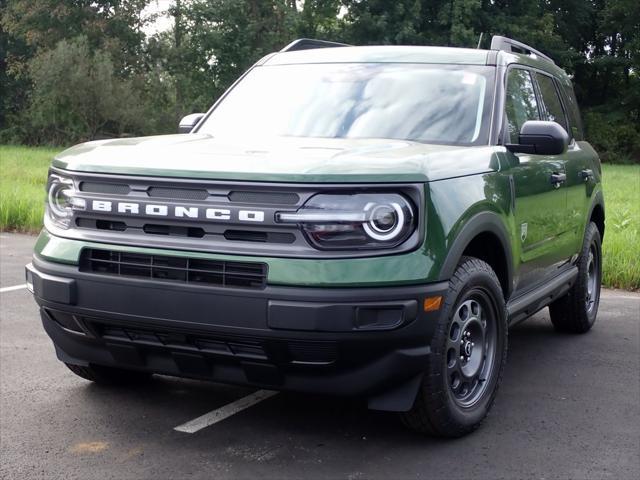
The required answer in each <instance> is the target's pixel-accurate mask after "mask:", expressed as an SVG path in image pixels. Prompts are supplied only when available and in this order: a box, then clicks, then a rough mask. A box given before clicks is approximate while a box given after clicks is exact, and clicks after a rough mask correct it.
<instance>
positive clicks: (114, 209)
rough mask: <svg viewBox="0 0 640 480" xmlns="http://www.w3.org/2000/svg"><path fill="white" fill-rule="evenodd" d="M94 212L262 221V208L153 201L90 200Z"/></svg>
mask: <svg viewBox="0 0 640 480" xmlns="http://www.w3.org/2000/svg"><path fill="white" fill-rule="evenodd" d="M90 205H91V210H92V211H94V212H108V213H121V214H125V215H145V216H149V217H173V218H193V219H208V220H237V221H239V222H264V218H265V216H264V211H262V210H236V211H232V210H230V209H228V208H215V207H206V208H204V207H191V206H183V205H177V206H171V205H161V204H155V203H146V204H140V203H132V202H112V201H109V200H92V202H91V204H90Z"/></svg>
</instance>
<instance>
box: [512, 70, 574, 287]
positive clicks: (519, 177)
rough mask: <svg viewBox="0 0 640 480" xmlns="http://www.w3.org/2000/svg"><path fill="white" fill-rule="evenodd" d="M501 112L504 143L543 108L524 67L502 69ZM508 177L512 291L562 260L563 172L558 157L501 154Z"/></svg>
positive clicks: (540, 115)
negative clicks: (513, 272)
mask: <svg viewBox="0 0 640 480" xmlns="http://www.w3.org/2000/svg"><path fill="white" fill-rule="evenodd" d="M506 87H507V88H506V99H505V116H506V126H507V128H508V131H507V132H505V136H506V137H507V141H508V142H510V143H518V135H519V132H520V129H521V128H522V125H523V124H524V122H526V121H527V120H540V119H542V118H543V110H542V106H541V104H540V100H539V98H538V96H537V94H536V90H535V87H534V82H533V78H532V74H531V72H530V71H529V70H526V69H521V68H512V69H510V70H509V71H508V73H507V86H506ZM506 155H507V164H508V166H509V169H508V171H507V172H505V173H507V174H509V175H510V176H511V178H512V188H513V197H514V198H513V200H514V220H515V229H516V233H517V236H518V239H517V246H516V247H515V248H514V253H515V254H516V255H517V256H518V257H519V258H518V259H519V265H518V267H517V270H516V275H517V284H516V291H522V290H526V289H528V288H529V287H532V286H534V285H536V284H538V283H540V282H542V281H543V280H544V279H545V278H547V277H548V276H549V275H551V274H552V273H553V271H554V270H555V269H556V268H557V266H558V265H559V264H561V263H562V262H564V261H565V260H566V258H565V257H566V251H567V248H566V247H565V246H563V243H564V242H566V240H567V239H566V232H567V230H568V229H567V222H566V216H567V194H566V188H565V182H566V171H565V165H564V163H565V162H564V160H563V158H562V157H561V156H547V155H532V154H523V153H518V154H513V153H511V152H507V154H506Z"/></svg>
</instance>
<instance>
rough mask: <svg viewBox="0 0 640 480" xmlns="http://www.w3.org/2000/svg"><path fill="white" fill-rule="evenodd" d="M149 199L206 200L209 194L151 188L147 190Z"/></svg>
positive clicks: (201, 191)
mask: <svg viewBox="0 0 640 480" xmlns="http://www.w3.org/2000/svg"><path fill="white" fill-rule="evenodd" d="M147 194H148V195H149V196H150V197H157V198H176V199H181V200H206V198H207V197H208V196H209V192H207V191H206V190H196V189H193V188H173V187H151V188H149V190H147Z"/></svg>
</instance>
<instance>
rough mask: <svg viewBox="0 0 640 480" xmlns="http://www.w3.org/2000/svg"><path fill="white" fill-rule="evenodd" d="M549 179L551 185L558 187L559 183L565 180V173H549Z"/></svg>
mask: <svg viewBox="0 0 640 480" xmlns="http://www.w3.org/2000/svg"><path fill="white" fill-rule="evenodd" d="M549 181H550V182H551V185H553V186H554V187H556V188H559V187H560V185H562V184H563V183H564V182H566V181H567V174H566V173H556V172H554V173H552V174H551V178H550V179H549Z"/></svg>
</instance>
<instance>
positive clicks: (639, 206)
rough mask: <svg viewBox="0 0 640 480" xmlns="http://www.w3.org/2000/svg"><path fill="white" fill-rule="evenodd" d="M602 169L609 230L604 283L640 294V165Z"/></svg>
mask: <svg viewBox="0 0 640 480" xmlns="http://www.w3.org/2000/svg"><path fill="white" fill-rule="evenodd" d="M603 167H604V171H603V188H604V201H605V210H606V221H605V222H606V227H605V234H604V243H603V245H602V259H603V268H602V271H603V278H602V283H603V284H604V285H606V286H608V287H613V288H624V289H627V290H640V165H607V164H605V165H604V166H603Z"/></svg>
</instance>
